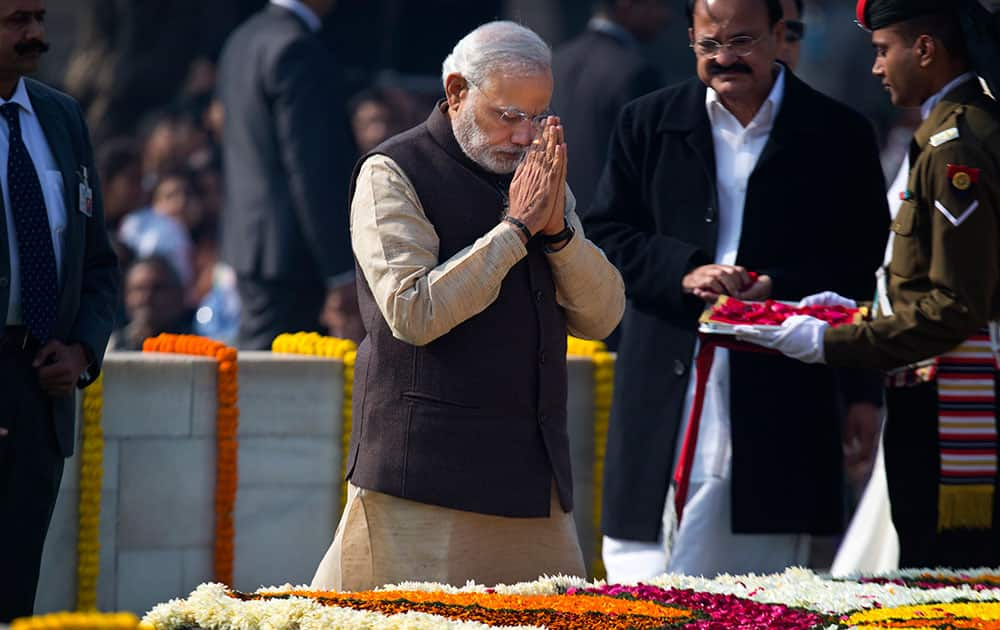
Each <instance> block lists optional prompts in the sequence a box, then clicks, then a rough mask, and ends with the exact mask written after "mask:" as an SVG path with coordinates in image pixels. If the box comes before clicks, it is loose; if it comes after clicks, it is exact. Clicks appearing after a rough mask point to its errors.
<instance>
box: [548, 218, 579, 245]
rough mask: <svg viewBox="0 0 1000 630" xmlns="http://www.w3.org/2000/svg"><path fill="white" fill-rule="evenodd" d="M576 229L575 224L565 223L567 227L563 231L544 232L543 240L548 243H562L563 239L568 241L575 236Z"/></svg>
mask: <svg viewBox="0 0 1000 630" xmlns="http://www.w3.org/2000/svg"><path fill="white" fill-rule="evenodd" d="M574 234H576V231H575V230H573V226H572V225H570V224H569V223H566V224H565V227H564V228H563V229H562V231H561V232H556V233H555V234H551V235H550V234H542V240H543V241H545V244H546V245H554V244H556V243H562V242H563V241H568V240H569V239H571V238H573V235H574Z"/></svg>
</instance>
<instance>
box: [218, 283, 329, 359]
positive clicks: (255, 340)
mask: <svg viewBox="0 0 1000 630" xmlns="http://www.w3.org/2000/svg"><path fill="white" fill-rule="evenodd" d="M236 287H237V289H238V291H239V293H240V303H241V313H240V332H239V339H238V340H237V346H238V347H239V348H240V349H241V350H270V349H271V342H272V341H274V338H275V337H277V336H278V335H280V334H282V333H295V332H321V331H323V327H322V326H321V324H320V322H319V317H320V313H321V312H322V310H323V302H324V301H325V300H326V288H325V287H324V285H323V282H322V280H319V279H315V280H314V281H310V280H309V279H308V278H288V279H279V280H263V279H260V278H249V277H240V278H239V279H238V280H237V285H236Z"/></svg>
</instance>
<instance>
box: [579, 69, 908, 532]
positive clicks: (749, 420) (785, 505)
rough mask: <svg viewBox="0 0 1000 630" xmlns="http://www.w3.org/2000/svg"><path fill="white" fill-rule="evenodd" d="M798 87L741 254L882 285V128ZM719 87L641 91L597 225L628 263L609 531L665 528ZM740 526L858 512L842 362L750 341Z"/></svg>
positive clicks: (735, 362)
mask: <svg viewBox="0 0 1000 630" xmlns="http://www.w3.org/2000/svg"><path fill="white" fill-rule="evenodd" d="M785 76H786V85H785V95H784V100H783V102H782V104H781V107H780V110H779V112H778V115H777V117H776V119H775V123H774V127H773V130H772V132H771V135H770V137H769V139H768V141H767V144H766V146H765V147H764V150H763V152H762V153H761V156H760V158H759V160H758V162H757V165H756V167H755V169H754V171H753V173H752V174H751V176H750V180H749V185H748V189H747V195H746V204H745V209H744V218H743V229H742V234H741V238H740V246H739V257H738V259H737V263H738V264H740V265H743V266H745V267H747V268H748V269H750V270H753V271H758V272H761V273H766V274H769V275H770V276H771V277H772V278H773V279H774V289H773V294H772V297H774V298H775V299H783V300H798V299H800V298H802V297H804V296H806V295H810V294H812V293H816V292H818V291H822V290H834V291H837V292H839V293H841V294H843V295H848V296H851V297H854V298H856V299H861V300H870V299H871V297H872V295H873V291H874V279H873V273H874V271H875V269H876V268H877V266H878V265H879V263H880V261H881V257H882V253H883V250H884V246H885V239H886V235H887V227H888V210H887V204H886V199H885V185H884V182H883V177H882V170H881V168H880V166H879V161H878V153H877V147H876V143H875V138H874V134H873V132H872V129H871V126H870V125H869V123H868V122H867V121H866V120H865V119H864V118H862V117H861V116H860V115H859V114H857V113H856V112H854V111H852V110H851V109H849V108H848V107H846V106H844V105H842V104H840V103H837V102H836V101H833V100H832V99H830V98H828V97H826V96H823V95H821V94H819V93H818V92H816V91H815V90H813V89H812V88H810V87H808V86H807V85H806V84H805V83H803V82H802V81H801V80H799V79H797V78H796V77H795V76H793V75H792V73H791V72H788V71H786V75H785ZM705 92H706V87H705V86H704V85H703V84H702V83H701V82H700V81H698V79H692V80H689V81H687V82H685V83H682V84H679V85H676V86H673V87H668V88H665V89H662V90H659V91H656V92H653V93H652V94H649V95H646V96H644V97H641V98H639V99H637V100H635V101H633V102H632V103H630V104H628V105H627V106H626V107H625V108H624V109H623V111H622V114H621V116H620V117H619V120H618V124H617V127H616V129H615V131H614V134H613V136H612V140H611V147H610V150H609V154H608V163H607V164H606V166H605V170H604V173H603V175H602V177H601V182H600V184H599V185H598V190H597V193H596V196H595V200H594V203H593V204H592V205H591V207H590V208H589V209H588V210H587V211H586V212H585V213H584V224H585V227H586V230H587V234H588V236H590V238H591V239H593V240H594V241H595V242H596V243H597V244H598V245H600V246H601V247H602V248H603V249H604V251H605V252H606V253H607V255H608V257H609V259H610V260H611V262H612V263H614V264H615V265H616V266H617V267H618V268H619V269H620V270H621V272H622V275H623V276H624V279H625V288H626V294H627V297H628V306H627V309H626V311H625V317H624V320H623V329H624V330H623V337H622V340H621V346H620V351H619V355H618V362H617V365H616V374H615V388H614V402H613V407H612V414H611V422H610V428H609V435H608V444H607V459H606V464H605V478H604V484H605V485H604V493H603V494H604V504H603V510H604V522H603V529H604V532H605V534H607V535H609V536H612V537H615V538H623V539H628V540H640V541H655V540H656V539H657V536H658V534H659V531H660V522H661V515H662V512H663V506H664V502H665V499H666V494H667V488H668V484H669V480H670V477H671V475H672V472H673V471H672V463H673V458H674V449H675V444H676V443H677V438H678V431H679V427H680V425H681V421H682V419H681V412H682V409H681V407H682V405H683V401H684V395H685V392H686V388H687V385H688V379H689V377H690V373H689V372H690V370H691V369H692V358H693V352H694V347H695V338H696V327H697V324H696V320H697V317H698V315H699V313H700V312H701V310H702V308H703V307H704V305H703V304H702V303H701V302H700V301H699V300H697V299H694V298H692V297H690V296H685V295H684V294H683V292H682V290H681V280H682V278H683V277H684V275H685V274H687V273H688V272H689V271H691V270H692V269H693V268H695V267H697V266H699V265H703V264H707V263H710V262H712V261H713V260H714V254H715V248H716V241H717V234H718V227H719V226H718V222H719V213H718V210H717V208H718V203H717V195H716V185H715V177H716V176H715V173H716V170H715V158H714V148H713V141H712V133H711V127H710V124H709V119H708V115H707V112H706V107H705ZM731 356H732V358H731V376H732V389H731V391H732V404H731V416H732V447H733V463H732V466H733V470H732V480H733V483H732V491H733V509H732V514H733V522H732V525H733V530H734V531H735V532H738V533H783V532H808V533H813V534H832V533H836V532H838V531H839V530H840V529H841V527H842V524H843V497H842V494H843V493H842V490H841V489H842V485H843V481H842V479H843V470H842V457H841V445H840V443H841V442H840V422H839V413H838V411H837V405H836V377H835V374H834V373H833V371H832V370H830V369H829V368H827V367H825V366H822V365H805V364H802V363H799V362H797V361H793V360H790V359H786V358H784V357H777V356H762V355H759V354H749V353H742V352H733V353H732V355H731Z"/></svg>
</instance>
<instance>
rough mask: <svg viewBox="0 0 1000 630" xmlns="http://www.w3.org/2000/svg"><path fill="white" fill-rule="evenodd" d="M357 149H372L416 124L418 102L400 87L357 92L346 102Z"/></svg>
mask: <svg viewBox="0 0 1000 630" xmlns="http://www.w3.org/2000/svg"><path fill="white" fill-rule="evenodd" d="M347 109H348V112H349V113H350V115H351V127H352V129H353V130H354V139H355V142H356V144H357V145H358V151H360V152H361V153H366V152H368V151H371V150H372V149H374V148H375V147H377V146H378V145H380V144H382V142H383V141H385V140H387V139H389V138H390V137H392V136H394V135H396V134H397V133H400V132H402V131H405V130H407V129H409V128H410V127H412V126H413V125H414V124H416V122H418V121H416V120H414V118H415V109H416V102H415V99H413V98H412V97H411V96H410V95H409V94H408V93H407V92H406V91H405V90H403V89H401V88H390V87H379V86H376V87H373V88H369V89H367V90H362V91H361V92H359V93H357V94H355V95H354V96H353V97H351V100H350V101H349V102H348V105H347Z"/></svg>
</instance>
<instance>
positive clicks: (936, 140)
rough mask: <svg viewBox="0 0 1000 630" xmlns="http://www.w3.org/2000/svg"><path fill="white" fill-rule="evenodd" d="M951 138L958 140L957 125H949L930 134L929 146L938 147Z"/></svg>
mask: <svg viewBox="0 0 1000 630" xmlns="http://www.w3.org/2000/svg"><path fill="white" fill-rule="evenodd" d="M952 140H958V127H950V128H948V129H945V130H944V131H941V132H939V133H936V134H934V135H933V136H931V146H932V147H939V146H941V145H942V144H945V143H946V142H951V141H952Z"/></svg>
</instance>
